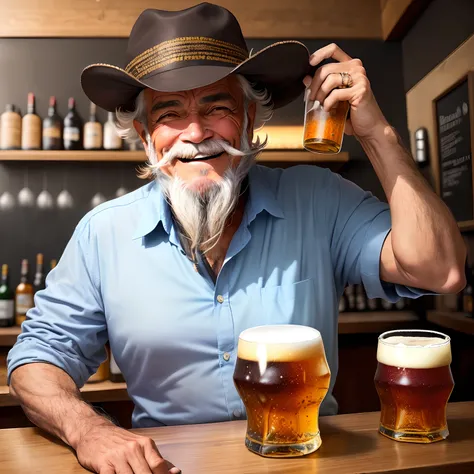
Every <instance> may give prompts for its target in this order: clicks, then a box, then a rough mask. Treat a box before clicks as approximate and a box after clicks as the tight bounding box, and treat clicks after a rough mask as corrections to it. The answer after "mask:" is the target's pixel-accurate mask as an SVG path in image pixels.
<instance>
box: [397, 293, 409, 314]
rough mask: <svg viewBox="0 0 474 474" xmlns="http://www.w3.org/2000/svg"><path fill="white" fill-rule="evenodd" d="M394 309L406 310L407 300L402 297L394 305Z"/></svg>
mask: <svg viewBox="0 0 474 474" xmlns="http://www.w3.org/2000/svg"><path fill="white" fill-rule="evenodd" d="M394 306H395V309H396V310H397V311H403V310H404V309H407V300H406V298H404V297H403V296H402V297H401V298H400V299H399V300H398V301H397V302H396V303H395V305H394Z"/></svg>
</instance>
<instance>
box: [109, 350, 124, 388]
mask: <svg viewBox="0 0 474 474" xmlns="http://www.w3.org/2000/svg"><path fill="white" fill-rule="evenodd" d="M109 361H110V367H109V374H110V375H109V379H110V381H111V382H116V383H119V382H125V379H124V378H123V375H122V372H121V371H120V369H119V367H118V365H117V362H115V359H114V355H113V354H112V351H111V352H110V358H109Z"/></svg>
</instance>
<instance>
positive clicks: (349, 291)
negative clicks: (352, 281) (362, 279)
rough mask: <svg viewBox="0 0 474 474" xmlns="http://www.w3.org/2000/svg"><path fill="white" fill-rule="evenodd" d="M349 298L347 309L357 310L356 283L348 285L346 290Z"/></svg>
mask: <svg viewBox="0 0 474 474" xmlns="http://www.w3.org/2000/svg"><path fill="white" fill-rule="evenodd" d="M344 293H345V294H346V298H347V311H356V310H357V308H356V301H355V289H354V285H347V286H346V289H345V290H344Z"/></svg>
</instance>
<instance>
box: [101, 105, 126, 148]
mask: <svg viewBox="0 0 474 474" xmlns="http://www.w3.org/2000/svg"><path fill="white" fill-rule="evenodd" d="M122 147H123V140H122V137H120V135H119V134H118V133H117V127H116V126H115V115H114V113H113V112H109V113H108V114H107V122H105V124H104V148H105V149H106V150H121V149H122Z"/></svg>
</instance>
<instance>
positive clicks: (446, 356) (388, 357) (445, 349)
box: [377, 336, 451, 369]
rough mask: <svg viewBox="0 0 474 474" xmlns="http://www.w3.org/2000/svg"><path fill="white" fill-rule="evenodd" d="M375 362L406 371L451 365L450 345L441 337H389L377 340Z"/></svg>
mask: <svg viewBox="0 0 474 474" xmlns="http://www.w3.org/2000/svg"><path fill="white" fill-rule="evenodd" d="M377 360H378V361H379V362H381V363H382V364H385V365H391V366H393V367H404V368H406V369H434V368H436V367H444V366H446V365H449V364H450V363H451V345H450V343H449V340H448V341H446V340H445V339H443V338H441V337H419V336H390V337H387V338H386V339H381V340H379V344H378V348H377Z"/></svg>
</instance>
